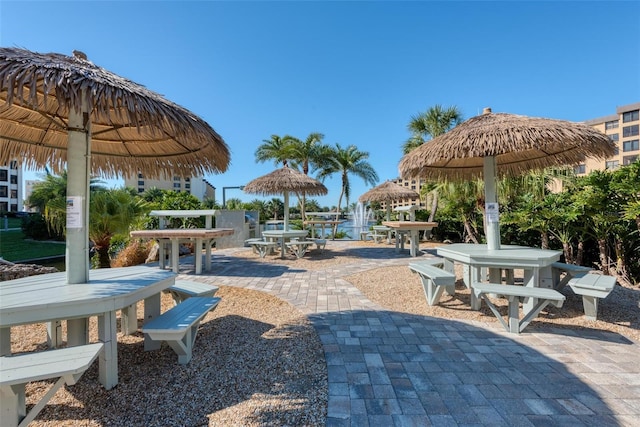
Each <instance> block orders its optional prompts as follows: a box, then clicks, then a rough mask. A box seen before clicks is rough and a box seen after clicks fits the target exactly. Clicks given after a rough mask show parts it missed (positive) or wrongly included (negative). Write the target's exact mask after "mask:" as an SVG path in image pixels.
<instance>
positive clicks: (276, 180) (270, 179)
mask: <svg viewBox="0 0 640 427" xmlns="http://www.w3.org/2000/svg"><path fill="white" fill-rule="evenodd" d="M244 191H245V192H246V193H250V194H260V195H263V196H271V195H279V194H282V195H284V229H285V230H288V229H289V193H290V192H294V193H302V192H304V193H306V194H309V195H311V196H322V195H325V194H327V187H325V186H324V184H322V183H321V182H320V181H318V180H316V179H313V178H311V177H309V176H307V175H305V174H303V173H302V172H299V171H297V170H296V169H291V168H289V167H288V166H285V167H283V168H280V169H276V170H275V171H273V172H270V173H268V174H266V175H263V176H261V177H259V178H256V179H254V180H252V181H250V182H249V183H248V184H247V185H245V186H244Z"/></svg>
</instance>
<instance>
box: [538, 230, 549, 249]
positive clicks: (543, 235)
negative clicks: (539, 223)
mask: <svg viewBox="0 0 640 427" xmlns="http://www.w3.org/2000/svg"><path fill="white" fill-rule="evenodd" d="M540 237H541V240H542V249H549V233H547V232H546V231H542V232H540Z"/></svg>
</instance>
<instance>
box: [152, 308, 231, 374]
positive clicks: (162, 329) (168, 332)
mask: <svg viewBox="0 0 640 427" xmlns="http://www.w3.org/2000/svg"><path fill="white" fill-rule="evenodd" d="M220 300H221V298H218V297H193V298H189V299H187V300H185V301H183V302H181V303H180V304H178V305H176V306H174V307H173V308H171V309H170V310H168V311H166V312H164V313H163V314H162V315H160V317H156V318H155V319H153V320H151V321H150V322H147V323H146V324H145V325H144V326H143V327H142V332H143V333H144V334H145V336H148V337H149V338H150V339H152V340H153V341H166V342H167V344H169V346H170V347H171V348H172V349H173V351H174V352H175V353H176V354H177V355H178V363H179V364H181V365H184V364H187V363H189V361H190V360H191V356H192V350H193V344H194V342H195V340H196V335H197V334H198V327H199V326H200V321H201V320H202V318H203V317H204V316H206V315H207V313H209V312H210V311H211V310H214V309H215V308H216V307H217V306H218V303H219V302H220Z"/></svg>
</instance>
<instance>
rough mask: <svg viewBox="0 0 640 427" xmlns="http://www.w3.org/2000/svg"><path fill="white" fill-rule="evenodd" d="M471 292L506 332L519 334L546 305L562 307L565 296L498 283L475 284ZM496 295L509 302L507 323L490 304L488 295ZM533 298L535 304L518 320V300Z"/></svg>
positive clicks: (549, 291)
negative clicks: (487, 307)
mask: <svg viewBox="0 0 640 427" xmlns="http://www.w3.org/2000/svg"><path fill="white" fill-rule="evenodd" d="M472 292H473V293H474V294H475V295H476V297H477V298H478V299H479V298H482V299H484V301H485V302H486V303H487V306H489V308H490V309H491V311H492V312H493V314H495V316H496V318H497V319H498V320H499V321H500V323H501V324H502V326H504V329H505V330H506V331H507V332H512V333H515V334H519V333H520V332H522V331H523V330H524V328H526V327H527V325H529V323H531V321H532V320H533V319H534V318H535V317H536V316H537V315H538V314H539V313H540V311H542V309H544V308H545V307H546V306H547V305H549V304H552V305H554V306H556V307H558V308H559V307H562V303H563V302H564V300H565V296H564V295H562V294H561V293H560V292H558V291H556V290H554V289H549V288H537V287H530V286H517V285H503V284H499V283H483V282H475V283H473V286H472ZM489 294H496V295H497V296H499V297H500V296H501V297H504V298H506V299H507V300H508V301H509V307H508V314H507V317H508V323H507V322H505V320H504V318H503V317H502V315H501V314H500V312H499V311H498V309H497V308H496V306H495V305H494V304H493V303H492V302H491V300H490V299H489V297H488V295H489ZM525 298H535V301H536V303H535V304H534V306H533V308H532V309H531V310H529V311H528V312H527V313H525V315H524V317H523V318H522V320H520V316H519V313H520V299H525Z"/></svg>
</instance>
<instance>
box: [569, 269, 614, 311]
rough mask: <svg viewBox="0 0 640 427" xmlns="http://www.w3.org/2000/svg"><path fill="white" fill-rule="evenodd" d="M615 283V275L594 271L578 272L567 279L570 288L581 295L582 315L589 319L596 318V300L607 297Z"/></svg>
mask: <svg viewBox="0 0 640 427" xmlns="http://www.w3.org/2000/svg"><path fill="white" fill-rule="evenodd" d="M615 285H616V278H615V277H613V276H605V275H603V274H594V273H578V274H576V275H574V276H573V277H572V278H571V279H570V280H569V286H570V287H571V290H573V292H574V293H576V294H577V295H582V305H583V307H584V315H585V316H586V318H587V319H589V320H596V319H597V318H598V300H599V299H600V298H603V299H604V298H606V297H608V296H609V294H610V293H611V291H613V288H614V287H615Z"/></svg>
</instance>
